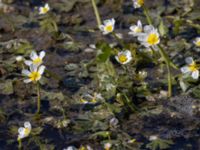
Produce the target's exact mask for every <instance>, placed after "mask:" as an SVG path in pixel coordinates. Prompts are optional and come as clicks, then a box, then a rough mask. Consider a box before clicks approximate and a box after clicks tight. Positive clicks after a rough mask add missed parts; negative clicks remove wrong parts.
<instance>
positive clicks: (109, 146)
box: [104, 143, 112, 150]
mask: <svg viewBox="0 0 200 150" xmlns="http://www.w3.org/2000/svg"><path fill="white" fill-rule="evenodd" d="M111 147H112V144H111V143H105V144H104V149H105V150H110V148H111Z"/></svg>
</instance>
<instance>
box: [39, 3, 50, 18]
mask: <svg viewBox="0 0 200 150" xmlns="http://www.w3.org/2000/svg"><path fill="white" fill-rule="evenodd" d="M49 10H50V7H49V4H47V3H46V4H45V5H44V6H43V7H39V14H40V15H42V14H46V13H47V12H48V11H49Z"/></svg>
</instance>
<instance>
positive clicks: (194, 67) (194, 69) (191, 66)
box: [189, 62, 198, 72]
mask: <svg viewBox="0 0 200 150" xmlns="http://www.w3.org/2000/svg"><path fill="white" fill-rule="evenodd" d="M189 69H190V71H191V72H193V71H196V70H198V68H197V65H196V63H195V62H193V63H192V64H190V65H189Z"/></svg>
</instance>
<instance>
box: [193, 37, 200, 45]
mask: <svg viewBox="0 0 200 150" xmlns="http://www.w3.org/2000/svg"><path fill="white" fill-rule="evenodd" d="M193 43H194V44H195V45H196V46H197V47H200V37H197V38H196V39H195V40H194V41H193Z"/></svg>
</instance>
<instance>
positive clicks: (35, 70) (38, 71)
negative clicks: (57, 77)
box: [22, 65, 45, 83]
mask: <svg viewBox="0 0 200 150" xmlns="http://www.w3.org/2000/svg"><path fill="white" fill-rule="evenodd" d="M44 70H45V66H43V65H42V66H40V67H37V66H35V65H30V71H29V70H27V69H23V70H22V74H24V75H25V76H28V79H25V80H24V82H25V83H29V82H34V83H36V82H37V81H39V80H40V79H41V77H42V74H43V73H44Z"/></svg>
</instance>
